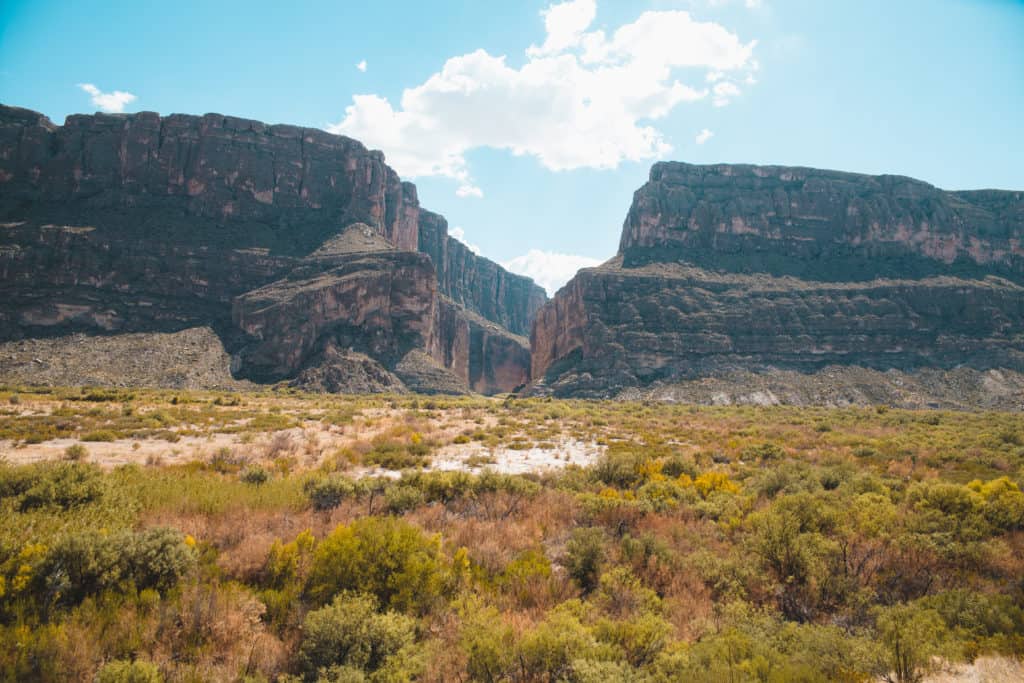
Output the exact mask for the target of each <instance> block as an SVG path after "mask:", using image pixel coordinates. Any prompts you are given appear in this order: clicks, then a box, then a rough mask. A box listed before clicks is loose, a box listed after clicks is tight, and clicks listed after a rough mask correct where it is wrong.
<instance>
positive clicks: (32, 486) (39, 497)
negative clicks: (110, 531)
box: [9, 463, 104, 512]
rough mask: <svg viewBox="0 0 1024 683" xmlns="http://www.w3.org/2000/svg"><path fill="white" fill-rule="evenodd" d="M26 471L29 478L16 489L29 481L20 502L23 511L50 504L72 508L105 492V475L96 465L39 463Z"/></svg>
mask: <svg viewBox="0 0 1024 683" xmlns="http://www.w3.org/2000/svg"><path fill="white" fill-rule="evenodd" d="M26 474H28V477H27V478H24V479H21V480H20V481H19V482H18V483H17V484H14V485H15V487H16V488H17V487H20V486H23V485H25V484H27V487H26V488H25V489H24V490H23V492H21V502H20V505H19V507H20V509H21V510H22V511H23V512H24V511H26V510H33V509H35V508H42V507H50V506H54V507H59V508H63V509H65V510H68V509H71V508H73V507H77V506H80V505H85V504H87V503H92V502H95V501H97V500H99V499H100V498H101V497H102V495H103V491H104V486H103V474H102V472H101V471H100V469H99V468H98V467H96V466H94V465H85V464H80V463H57V464H53V465H49V464H47V465H37V466H35V467H33V468H31V469H29V470H27V472H26ZM9 483H12V484H13V483H14V482H9Z"/></svg>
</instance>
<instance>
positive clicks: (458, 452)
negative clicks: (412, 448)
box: [0, 423, 604, 476]
mask: <svg viewBox="0 0 1024 683" xmlns="http://www.w3.org/2000/svg"><path fill="white" fill-rule="evenodd" d="M458 427H459V426H458V425H456V426H454V427H448V428H447V429H446V430H444V433H446V434H448V433H452V434H455V433H458ZM373 433H375V432H374V431H371V430H365V429H359V430H356V429H353V428H351V427H350V428H339V427H329V426H328V425H322V424H320V423H311V424H310V425H308V426H306V427H304V428H299V427H296V428H293V429H286V430H281V431H276V432H267V433H264V434H261V435H259V436H257V437H255V438H252V437H251V435H250V436H249V438H245V437H243V436H241V435H239V434H211V435H208V436H182V437H181V438H180V439H179V440H178V441H176V442H174V443H171V442H168V441H164V440H160V439H141V440H138V441H135V440H130V439H120V440H117V441H109V442H93V443H86V442H80V441H77V440H75V439H53V440H50V441H45V442H43V443H39V444H24V445H17V446H16V445H15V444H13V443H12V442H10V441H0V460H4V461H6V462H9V463H12V464H28V463H33V462H41V461H46V460H61V459H63V458H64V457H65V456H64V453H65V451H66V450H67V448H68V447H69V446H72V445H74V444H78V443H81V445H82V446H84V447H85V449H86V451H87V455H86V457H85V458H84V461H85V462H91V463H94V464H97V465H99V466H100V467H104V468H108V469H109V468H114V467H117V466H119V465H126V464H130V463H134V464H137V465H147V464H149V465H152V464H164V465H173V464H182V463H185V462H191V461H197V460H199V461H205V460H209V459H210V458H211V457H212V456H213V455H214V454H216V453H217V452H218V451H219V450H221V449H223V448H229V449H231V451H232V453H233V454H236V455H240V456H243V457H244V456H247V455H248V456H250V457H251V458H252V459H254V460H259V459H260V457H261V456H262V455H263V454H266V453H268V451H269V450H270V449H271V448H272V446H271V444H272V443H275V442H276V443H278V444H279V448H280V450H281V454H282V455H288V456H293V457H295V458H296V459H297V460H298V464H299V465H301V466H305V467H315V466H316V465H317V464H318V463H319V462H320V461H321V460H322V459H323V458H324V457H325V456H327V455H330V454H332V453H334V452H336V451H337V450H338V449H340V448H346V447H350V446H351V445H352V444H353V443H355V442H357V441H359V440H360V439H365V438H367V437H368V435H371V434H373ZM603 452H604V446H599V445H598V444H596V443H592V442H589V443H588V442H583V441H577V440H574V439H563V440H562V441H559V442H557V443H555V444H554V445H553V446H552V447H545V448H540V447H533V448H527V449H521V450H516V449H512V448H507V447H504V446H499V447H496V448H493V449H492V448H487V447H486V446H484V445H482V444H480V443H477V442H472V443H468V444H450V445H447V446H443V447H442V448H440V449H439V450H438V451H437V452H436V453H435V454H434V456H433V458H432V461H431V464H430V466H429V467H428V468H427V469H430V470H462V471H465V472H479V471H481V470H483V469H484V468H488V469H491V470H494V471H497V472H502V473H506V474H524V473H527V472H543V471H545V470H552V469H560V468H563V467H566V466H568V465H579V466H587V465H589V464H591V463H593V462H594V461H595V460H596V459H597V458H598V457H599V456H600V455H601V454H602V453H603ZM351 473H352V474H353V475H355V476H366V475H369V476H398V473H397V472H394V471H389V470H382V469H380V468H356V469H353V470H351Z"/></svg>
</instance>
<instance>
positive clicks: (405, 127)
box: [328, 0, 758, 196]
mask: <svg viewBox="0 0 1024 683" xmlns="http://www.w3.org/2000/svg"><path fill="white" fill-rule="evenodd" d="M596 11H597V7H596V3H595V1H594V0H570V1H569V2H562V3H558V4H553V5H551V6H550V7H548V8H547V9H545V10H544V11H543V12H542V13H541V14H542V16H543V21H544V28H545V38H544V40H543V41H542V42H541V43H540V44H539V45H538V44H534V45H530V46H529V47H528V48H526V50H525V55H526V63H525V64H523V65H522V66H521V67H515V66H510V65H509V64H508V63H507V61H506V58H505V57H504V56H494V55H491V54H489V53H488V52H486V51H485V50H477V51H476V52H472V53H469V54H464V55H460V56H456V57H452V58H450V59H448V60H447V61H446V62H445V64H444V65H443V66H442V68H441V70H440V71H438V72H437V73H435V74H433V75H432V76H430V77H429V78H428V79H427V80H426V81H424V82H423V83H421V84H420V85H417V86H415V87H411V88H408V89H406V90H405V91H404V92H403V94H402V97H401V101H400V102H399V103H398V105H397V106H396V105H394V104H392V102H390V101H389V100H388V99H386V98H384V97H382V96H380V95H376V94H362V95H356V96H355V97H353V100H352V104H351V105H350V106H349V107H347V108H346V110H345V116H344V117H343V118H342V119H341V121H339V122H338V123H337V124H334V125H331V126H328V130H330V131H332V132H335V133H343V134H345V135H349V136H351V137H355V138H357V139H359V140H361V141H363V142H365V143H366V144H368V145H370V146H372V147H377V148H380V149H382V150H384V153H385V154H386V155H387V158H388V162H389V163H390V164H392V165H393V166H394V167H395V168H396V170H398V172H399V173H401V174H402V175H403V176H406V177H417V176H444V177H449V178H452V179H454V180H456V181H457V182H458V183H459V186H460V189H459V190H457V194H459V196H477V195H476V194H475V191H473V190H471V189H469V188H475V187H476V185H475V183H474V182H473V180H472V175H471V172H470V168H469V163H468V162H467V159H466V154H467V153H468V152H469V151H470V150H473V149H478V148H493V149H504V150H508V151H510V152H512V154H514V155H517V156H522V155H528V156H532V157H535V158H536V159H538V160H539V161H540V163H541V164H542V165H543V166H544V167H546V168H548V169H551V170H554V171H561V170H568V169H576V168H600V169H609V168H615V167H617V166H618V164H619V163H621V162H623V161H640V160H645V159H653V158H659V157H663V156H665V155H667V154H668V153H669V152H670V151H671V150H672V146H671V144H670V143H669V141H668V140H667V139H666V138H665V135H664V134H663V133H662V132H661V131H660V130H659V129H658V128H656V127H655V126H654V125H653V122H655V121H657V120H658V119H661V118H664V117H665V116H667V115H668V114H669V113H671V112H672V111H673V110H674V109H675V108H676V107H677V106H679V105H682V104H685V103H688V102H696V101H699V100H711V101H712V103H713V104H715V105H718V106H725V105H726V104H728V103H729V102H730V101H731V100H732V99H734V98H735V97H737V96H738V95H739V94H740V92H741V90H740V85H739V84H742V83H743V82H744V78H745V77H746V76H747V75H749V74H752V73H753V72H755V71H756V70H757V69H758V63H757V60H756V59H755V58H754V56H753V53H754V48H755V46H756V41H746V42H744V41H743V40H741V39H740V38H739V36H737V35H736V34H735V33H733V32H732V31H730V30H728V29H727V28H725V27H724V26H722V25H720V24H717V23H714V22H707V21H697V20H695V19H694V18H693V17H692V16H691V15H690V14H689V12H686V11H682V10H665V11H648V12H643V13H642V14H640V15H639V16H638V17H637V18H636V19H635V20H634V21H632V22H630V23H626V24H623V25H622V26H619V27H618V28H616V29H615V30H614V31H612V32H611V33H609V34H606V33H605V31H604V30H600V29H593V27H592V24H593V22H594V19H595V16H596ZM709 72H710V73H714V74H715V76H714V79H713V82H708V81H705V76H706V74H708V73H709ZM462 188H466V189H462Z"/></svg>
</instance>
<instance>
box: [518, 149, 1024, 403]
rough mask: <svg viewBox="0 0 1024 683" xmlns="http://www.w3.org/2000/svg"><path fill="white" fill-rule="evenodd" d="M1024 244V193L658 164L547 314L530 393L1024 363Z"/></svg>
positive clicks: (604, 392) (593, 392)
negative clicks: (600, 254) (607, 254)
mask: <svg viewBox="0 0 1024 683" xmlns="http://www.w3.org/2000/svg"><path fill="white" fill-rule="evenodd" d="M1022 241H1024V194H1022V193H1019V192H1000V191H989V190H985V191H974V192H946V191H943V190H939V189H937V188H934V187H932V186H930V185H928V184H926V183H923V182H921V181H917V180H912V179H909V178H902V177H896V176H866V175H857V174H851V173H839V172H834V171H821V170H816V169H807V168H786V167H776V166H771V167H758V166H732V165H715V166H693V165H689V164H681V163H659V164H656V165H655V166H654V168H653V169H652V170H651V175H650V181H649V182H648V183H647V184H646V185H644V186H643V187H642V188H640V189H639V190H638V191H637V192H636V193H635V195H634V199H633V204H632V206H631V208H630V210H629V213H628V215H627V217H626V221H625V225H624V226H623V234H622V240H621V243H620V248H619V253H618V254H617V255H616V256H615V257H614V258H612V259H611V260H609V261H608V262H607V263H605V264H603V265H602V266H600V267H597V268H592V269H586V270H583V271H580V273H579V274H577V276H576V277H575V278H574V279H573V280H572V281H571V282H570V283H569V284H568V285H567V286H566V287H565V288H564V289H563V290H561V291H560V292H559V293H558V295H557V296H556V297H555V298H554V299H553V300H552V301H550V302H549V303H548V304H546V305H545V306H544V308H542V309H541V310H540V312H539V313H538V314H537V318H536V321H535V323H534V326H533V331H532V337H531V339H532V348H533V379H534V380H535V385H534V387H533V388H532V390H533V391H534V392H537V393H556V394H558V395H577V396H612V395H618V394H620V393H621V392H623V391H624V390H626V389H629V390H631V391H634V390H636V389H643V388H649V387H655V386H658V387H660V386H664V385H668V384H671V383H673V382H685V381H695V380H699V379H700V378H707V377H719V376H722V375H725V374H728V373H733V372H735V371H755V372H762V371H763V372H767V371H773V370H778V369H784V370H794V371H797V373H804V374H806V375H807V376H808V377H810V376H811V375H813V374H815V373H817V372H819V371H820V370H822V369H823V368H826V367H830V366H851V367H863V368H870V369H875V370H890V369H891V370H895V371H899V372H915V371H917V370H919V369H924V368H938V369H947V370H948V369H953V368H957V367H960V366H966V367H969V368H975V369H978V370H982V371H984V370H988V369H994V368H1005V369H1008V370H1010V371H1021V370H1024V249H1022V243H1024V242H1022ZM787 377H799V374H795V375H794V374H790V375H787Z"/></svg>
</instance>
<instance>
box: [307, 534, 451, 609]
mask: <svg viewBox="0 0 1024 683" xmlns="http://www.w3.org/2000/svg"><path fill="white" fill-rule="evenodd" d="M443 579H444V566H443V564H442V560H441V554H440V547H439V539H437V538H431V537H429V536H426V535H425V534H424V533H423V532H422V531H420V530H419V529H418V528H417V527H415V526H413V525H411V524H409V523H408V522H405V521H403V520H401V519H396V518H393V517H366V518H363V519H360V520H357V521H355V522H353V523H352V524H350V525H348V526H339V527H338V528H337V529H335V530H334V531H333V532H331V534H330V535H328V536H327V538H325V539H324V540H323V541H321V543H320V545H319V546H318V547H317V549H316V552H315V554H314V558H313V568H312V572H311V574H310V579H309V591H310V593H311V595H312V596H313V597H314V599H315V600H317V601H318V602H320V603H321V604H323V603H326V602H327V601H329V600H330V599H331V598H333V597H334V596H335V595H337V594H338V593H341V592H344V591H363V592H367V593H370V594H371V595H373V596H375V597H376V598H377V600H378V601H379V602H380V604H381V605H382V606H383V607H385V608H390V609H396V610H399V611H406V612H426V611H428V610H429V609H430V608H432V607H433V605H434V604H435V603H436V602H437V600H438V599H439V597H440V594H441V591H442V586H443Z"/></svg>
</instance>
